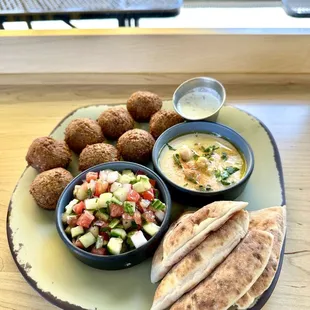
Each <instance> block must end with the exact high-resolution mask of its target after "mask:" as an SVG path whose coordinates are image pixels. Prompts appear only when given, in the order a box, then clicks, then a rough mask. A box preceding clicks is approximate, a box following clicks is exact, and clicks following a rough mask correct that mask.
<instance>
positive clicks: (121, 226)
mask: <svg viewBox="0 0 310 310" xmlns="http://www.w3.org/2000/svg"><path fill="white" fill-rule="evenodd" d="M115 228H121V229H124V226H123V224H118V225H117V226H116V227H115Z"/></svg>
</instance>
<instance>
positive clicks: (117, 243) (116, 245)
mask: <svg viewBox="0 0 310 310" xmlns="http://www.w3.org/2000/svg"><path fill="white" fill-rule="evenodd" d="M122 245H123V240H122V239H121V238H110V240H109V242H108V245H107V249H108V251H109V252H110V253H111V254H113V255H118V254H120V253H121V250H122Z"/></svg>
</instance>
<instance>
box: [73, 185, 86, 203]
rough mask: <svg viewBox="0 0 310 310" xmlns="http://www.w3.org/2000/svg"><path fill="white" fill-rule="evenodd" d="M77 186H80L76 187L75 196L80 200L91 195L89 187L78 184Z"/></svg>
mask: <svg viewBox="0 0 310 310" xmlns="http://www.w3.org/2000/svg"><path fill="white" fill-rule="evenodd" d="M77 186H79V187H78V188H77V189H76V191H75V193H74V196H75V197H76V198H77V199H79V200H84V199H86V198H87V197H88V196H89V191H88V187H86V186H82V185H76V187H77Z"/></svg>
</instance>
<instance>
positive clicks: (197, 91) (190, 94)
mask: <svg viewBox="0 0 310 310" xmlns="http://www.w3.org/2000/svg"><path fill="white" fill-rule="evenodd" d="M225 99H226V91H225V88H224V86H223V85H222V84H221V83H220V82H219V81H217V80H215V79H212V78H210V77H196V78H193V79H190V80H187V81H185V82H184V83H182V84H181V85H180V86H179V87H178V88H177V89H176V91H175V92H174V94H173V98H172V101H173V105H174V109H175V110H176V112H177V113H178V114H180V115H181V116H182V117H183V118H185V119H187V120H191V121H198V120H207V121H211V122H215V121H216V119H217V116H218V113H219V111H220V109H221V107H222V106H223V105H224V102H225Z"/></svg>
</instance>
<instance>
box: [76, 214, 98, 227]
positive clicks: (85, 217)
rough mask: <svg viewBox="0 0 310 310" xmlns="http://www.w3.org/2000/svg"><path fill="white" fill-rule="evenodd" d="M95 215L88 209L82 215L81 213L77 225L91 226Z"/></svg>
mask: <svg viewBox="0 0 310 310" xmlns="http://www.w3.org/2000/svg"><path fill="white" fill-rule="evenodd" d="M94 219H95V217H94V216H93V215H92V214H91V213H90V212H88V211H85V212H84V213H83V214H82V215H80V217H79V219H78V220H77V225H79V226H82V227H85V228H89V226H90V224H91V223H92V221H93V220H94Z"/></svg>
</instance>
